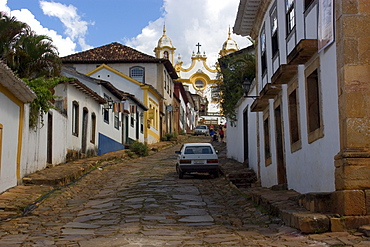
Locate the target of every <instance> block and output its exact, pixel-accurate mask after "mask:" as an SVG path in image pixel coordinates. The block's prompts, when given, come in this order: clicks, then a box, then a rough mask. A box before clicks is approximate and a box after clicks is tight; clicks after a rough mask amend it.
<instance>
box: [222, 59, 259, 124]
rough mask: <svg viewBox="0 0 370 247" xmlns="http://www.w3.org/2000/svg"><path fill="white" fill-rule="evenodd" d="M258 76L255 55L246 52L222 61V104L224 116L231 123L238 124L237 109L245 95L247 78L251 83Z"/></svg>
mask: <svg viewBox="0 0 370 247" xmlns="http://www.w3.org/2000/svg"><path fill="white" fill-rule="evenodd" d="M255 75H256V63H255V56H254V54H251V53H248V52H244V53H241V54H237V55H229V56H225V57H223V58H221V59H220V71H219V74H218V77H219V78H220V79H221V80H220V84H219V86H218V87H219V90H220V104H221V108H222V113H223V115H224V116H225V117H226V118H228V119H229V120H230V121H231V123H233V122H236V121H237V118H236V112H235V107H236V104H237V103H238V101H239V100H240V98H241V97H242V96H243V94H244V89H243V82H244V80H245V79H246V78H248V80H249V81H250V82H252V81H253V79H254V78H255Z"/></svg>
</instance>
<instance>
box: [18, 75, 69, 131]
mask: <svg viewBox="0 0 370 247" xmlns="http://www.w3.org/2000/svg"><path fill="white" fill-rule="evenodd" d="M69 80H70V79H69V78H67V77H54V78H48V79H45V78H44V77H40V78H36V79H23V81H24V82H25V83H26V84H27V85H28V86H29V87H30V88H31V89H32V91H34V92H35V94H36V95H37V98H36V99H34V100H33V101H32V102H31V103H30V119H29V125H30V127H31V128H32V129H36V128H37V123H38V119H39V117H40V120H41V125H42V126H43V125H44V114H46V113H47V112H48V111H49V110H50V109H54V106H53V103H52V102H53V101H54V99H55V98H57V96H54V94H53V92H52V90H53V88H54V87H55V86H56V85H58V83H60V82H63V81H69Z"/></svg>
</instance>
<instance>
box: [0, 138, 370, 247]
mask: <svg viewBox="0 0 370 247" xmlns="http://www.w3.org/2000/svg"><path fill="white" fill-rule="evenodd" d="M194 140H196V141H202V140H203V141H204V140H206V139H203V137H191V139H190V141H194ZM207 140H208V139H207ZM178 148H179V145H176V146H174V147H171V148H167V149H165V150H162V151H160V152H158V153H155V154H153V155H151V156H148V157H145V158H138V159H135V160H132V161H124V162H123V163H122V162H120V163H116V164H113V165H110V166H106V167H103V168H101V169H97V170H94V171H92V172H91V173H90V174H88V175H87V176H85V177H83V178H82V179H81V180H79V181H77V182H76V183H74V184H72V185H70V186H68V187H65V188H63V189H62V190H59V191H56V192H54V193H53V195H52V196H51V197H49V198H48V199H47V200H45V201H44V202H43V203H42V204H41V205H39V207H38V208H36V209H35V210H34V211H33V212H32V214H30V215H29V216H25V217H20V218H16V219H12V220H9V221H4V222H1V223H0V228H1V230H0V246H6V247H10V246H83V247H85V246H86V247H88V246H89V247H90V246H366V244H365V242H363V243H362V244H360V240H359V239H360V238H359V237H355V236H353V237H352V236H351V235H349V234H347V233H336V234H337V235H336V239H337V238H338V237H339V238H340V237H341V234H343V235H342V241H341V242H338V241H336V240H335V238H332V242H331V243H330V242H329V243H328V240H327V239H328V238H329V239H330V237H328V236H330V235H302V234H300V233H299V232H298V231H297V230H295V229H293V228H290V227H286V226H284V225H282V223H281V221H280V219H279V218H274V217H270V216H269V215H267V214H265V213H264V210H263V209H262V208H258V207H257V208H256V207H255V206H254V204H253V202H252V201H250V200H249V199H248V198H246V197H245V196H244V195H243V194H241V193H240V192H239V191H238V190H237V189H235V188H234V187H233V186H231V185H230V183H229V182H228V181H227V180H226V179H225V178H224V177H223V176H220V177H219V178H213V177H209V176H208V175H197V176H186V175H185V177H184V179H179V178H178V177H177V175H176V173H175V169H174V164H175V158H176V155H175V153H174V151H175V150H177V149H178ZM323 236H325V238H326V241H325V242H324V241H323V239H324V237H323ZM343 238H345V240H343ZM343 241H344V242H347V243H348V245H343ZM338 243H339V244H342V245H338ZM354 243H358V245H355V244H354ZM335 244H337V245H335Z"/></svg>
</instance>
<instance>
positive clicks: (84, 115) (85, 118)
mask: <svg viewBox="0 0 370 247" xmlns="http://www.w3.org/2000/svg"><path fill="white" fill-rule="evenodd" d="M88 115H89V112H88V110H87V109H86V108H84V109H83V112H82V143H81V152H82V153H86V149H87V121H88Z"/></svg>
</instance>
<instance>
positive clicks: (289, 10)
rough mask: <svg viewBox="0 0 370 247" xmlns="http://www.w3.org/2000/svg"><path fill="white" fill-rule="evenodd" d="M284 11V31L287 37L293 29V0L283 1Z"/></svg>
mask: <svg viewBox="0 0 370 247" xmlns="http://www.w3.org/2000/svg"><path fill="white" fill-rule="evenodd" d="M285 6H286V8H285V10H286V30H287V35H289V34H290V33H291V32H292V31H293V29H294V27H295V13H294V12H295V10H294V0H285Z"/></svg>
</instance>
